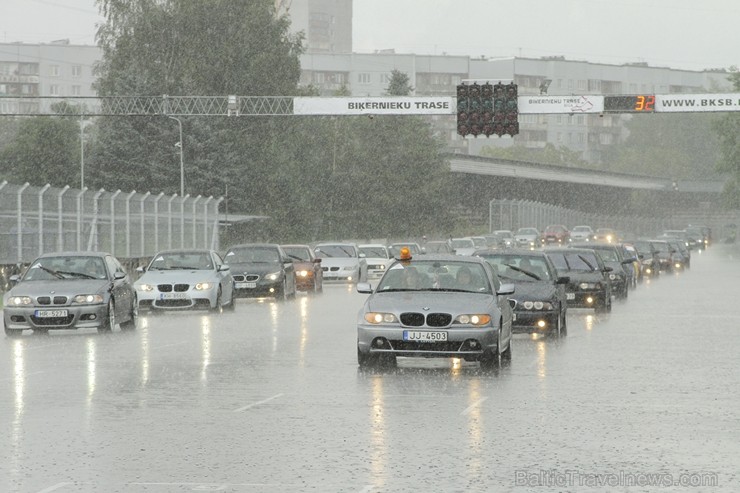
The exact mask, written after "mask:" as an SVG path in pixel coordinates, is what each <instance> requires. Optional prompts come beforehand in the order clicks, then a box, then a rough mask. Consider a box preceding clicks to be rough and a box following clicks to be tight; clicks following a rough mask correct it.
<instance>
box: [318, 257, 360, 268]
mask: <svg viewBox="0 0 740 493" xmlns="http://www.w3.org/2000/svg"><path fill="white" fill-rule="evenodd" d="M359 264H360V259H359V258H355V257H328V258H323V257H322V258H321V266H322V267H357V266H358V265H359Z"/></svg>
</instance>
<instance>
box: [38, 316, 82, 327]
mask: <svg viewBox="0 0 740 493" xmlns="http://www.w3.org/2000/svg"><path fill="white" fill-rule="evenodd" d="M73 319H74V315H67V316H66V317H54V318H46V317H43V318H38V317H35V316H33V315H31V321H32V322H33V323H34V325H38V326H56V327H62V326H66V325H69V324H71V323H72V320H73Z"/></svg>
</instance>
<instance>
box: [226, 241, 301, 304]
mask: <svg viewBox="0 0 740 493" xmlns="http://www.w3.org/2000/svg"><path fill="white" fill-rule="evenodd" d="M224 261H225V262H226V263H227V264H229V267H230V268H231V275H232V277H233V278H234V294H235V296H236V297H237V298H258V297H273V298H276V299H278V300H282V299H286V298H292V297H295V295H296V278H295V267H294V266H293V260H292V259H291V258H290V256H289V255H288V254H287V253H285V251H284V250H283V249H282V247H281V246H280V245H277V244H273V243H251V244H243V245H235V246H232V247H231V248H229V249H228V250H227V251H226V255H224Z"/></svg>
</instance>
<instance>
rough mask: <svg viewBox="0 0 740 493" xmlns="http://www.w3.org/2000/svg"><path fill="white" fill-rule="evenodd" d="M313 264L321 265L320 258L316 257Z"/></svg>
mask: <svg viewBox="0 0 740 493" xmlns="http://www.w3.org/2000/svg"><path fill="white" fill-rule="evenodd" d="M313 263H314V264H320V263H321V259H320V258H319V257H316V258H315V259H313Z"/></svg>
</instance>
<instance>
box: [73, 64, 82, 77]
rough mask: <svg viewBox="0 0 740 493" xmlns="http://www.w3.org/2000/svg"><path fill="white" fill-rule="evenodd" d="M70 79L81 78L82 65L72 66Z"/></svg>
mask: <svg viewBox="0 0 740 493" xmlns="http://www.w3.org/2000/svg"><path fill="white" fill-rule="evenodd" d="M72 77H82V65H72Z"/></svg>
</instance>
